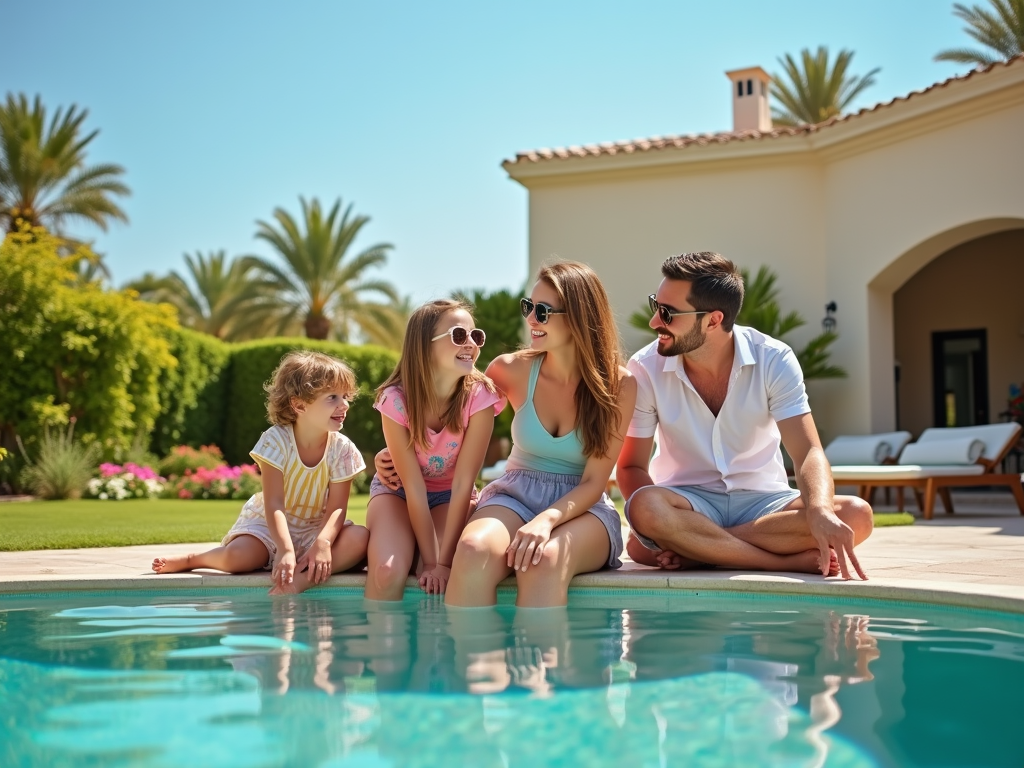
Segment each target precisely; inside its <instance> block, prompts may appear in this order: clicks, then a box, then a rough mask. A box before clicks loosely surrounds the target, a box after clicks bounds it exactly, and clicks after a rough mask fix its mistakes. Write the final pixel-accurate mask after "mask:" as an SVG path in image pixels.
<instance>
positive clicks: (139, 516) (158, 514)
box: [0, 496, 369, 552]
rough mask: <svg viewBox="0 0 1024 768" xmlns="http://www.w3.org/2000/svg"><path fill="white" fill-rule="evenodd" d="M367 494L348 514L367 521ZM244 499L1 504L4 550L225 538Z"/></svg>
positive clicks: (0, 545)
mask: <svg viewBox="0 0 1024 768" xmlns="http://www.w3.org/2000/svg"><path fill="white" fill-rule="evenodd" d="M368 500H369V497H368V496H353V497H352V499H351V502H350V504H349V519H351V520H352V521H353V522H356V523H360V524H362V523H364V522H365V521H366V502H367V501H368ZM244 503H245V502H243V501H180V500H178V499H138V500H125V501H96V500H91V499H90V500H84V499H83V500H79V501H30V502H12V503H9V504H0V552H17V551H23V550H29V549H78V548H88V547H124V546H129V545H132V544H183V543H187V542H197V541H220V540H221V539H222V538H223V537H224V534H225V533H227V532H228V529H229V528H230V527H231V524H232V523H234V522H235V518H237V517H238V512H239V510H241V508H242V504H244Z"/></svg>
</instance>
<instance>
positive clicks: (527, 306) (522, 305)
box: [519, 299, 565, 325]
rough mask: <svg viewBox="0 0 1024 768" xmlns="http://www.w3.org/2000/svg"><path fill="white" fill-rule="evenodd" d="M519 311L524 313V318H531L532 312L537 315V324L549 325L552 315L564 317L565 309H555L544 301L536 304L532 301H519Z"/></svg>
mask: <svg viewBox="0 0 1024 768" xmlns="http://www.w3.org/2000/svg"><path fill="white" fill-rule="evenodd" d="M519 311H520V312H522V313H523V317H529V316H530V313H531V312H535V313H536V315H535V316H536V318H537V322H538V323H540V324H541V325H544V324H545V323H547V321H548V318H549V317H551V315H564V314H565V310H564V309H555V308H554V307H552V306H551V305H550V304H545V303H544V302H543V301H538V302H536V303H534V302H533V301H531V300H530V299H520V300H519Z"/></svg>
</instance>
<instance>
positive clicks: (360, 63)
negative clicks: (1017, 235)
mask: <svg viewBox="0 0 1024 768" xmlns="http://www.w3.org/2000/svg"><path fill="white" fill-rule="evenodd" d="M15 5H16V4H15V3H13V2H12V0H6V2H3V3H0V18H2V19H3V26H4V27H5V28H6V29H5V32H4V34H3V35H2V37H3V44H2V45H0V92H3V93H6V92H11V91H13V92H25V93H27V94H29V96H32V95H35V94H40V95H41V96H42V98H43V100H44V103H45V104H46V105H47V106H48V107H49V108H51V109H52V108H55V107H57V106H61V105H63V106H67V105H70V104H72V103H74V104H78V105H79V106H80V107H85V108H87V109H88V110H89V119H88V122H87V127H89V128H98V129H100V135H99V137H98V138H97V139H96V140H95V141H94V142H93V144H92V145H91V149H90V153H89V161H90V162H93V163H97V162H114V163H118V164H120V165H122V166H124V167H125V168H126V169H127V173H126V178H125V180H126V182H127V184H128V185H129V186H130V187H131V189H132V196H131V197H130V198H128V199H127V200H126V201H124V203H123V207H124V208H125V210H126V211H127V213H128V216H129V218H130V223H129V224H127V225H125V224H120V223H114V224H113V225H112V226H111V228H110V230H109V232H108V233H106V234H104V233H102V232H101V231H99V230H98V229H94V228H91V227H89V226H88V225H78V227H77V229H75V230H74V232H73V234H76V235H78V236H80V237H85V238H91V237H95V244H96V248H97V250H99V251H100V252H102V253H104V254H106V258H107V262H108V264H109V266H110V267H111V270H112V272H113V275H114V280H115V282H116V283H117V284H121V283H123V282H124V281H126V280H129V279H131V278H134V277H137V276H139V275H140V274H142V273H143V272H145V271H156V272H158V273H163V272H166V271H168V270H170V269H178V270H183V268H184V264H183V259H182V254H183V253H185V252H189V253H192V252H195V251H197V250H199V251H203V252H206V251H211V250H219V249H225V250H227V251H228V253H229V254H231V255H239V254H245V253H260V254H263V255H270V251H269V249H268V248H267V246H265V245H264V244H263V243H261V242H258V241H256V240H254V238H253V234H254V232H255V221H256V219H269V218H270V215H271V213H272V211H273V209H274V208H275V207H277V206H282V207H284V208H286V209H287V210H290V211H292V212H293V213H294V214H295V215H297V214H298V210H299V203H298V198H299V195H304V196H306V197H312V196H317V197H319V198H320V199H321V200H322V201H324V202H330V201H333V200H334V199H335V198H337V197H339V196H340V197H341V198H343V200H344V202H345V203H346V204H347V203H349V202H352V203H354V204H355V208H354V210H355V211H357V212H359V213H362V214H366V215H368V216H370V217H371V219H372V220H371V222H370V223H369V224H368V225H367V226H366V227H365V228H364V230H363V236H362V238H361V240H359V241H357V243H356V246H357V248H359V247H360V246H361V247H366V246H369V245H372V244H374V243H377V242H389V243H392V244H393V245H394V246H395V248H394V251H393V255H392V257H391V259H390V263H389V265H388V267H387V269H386V270H385V271H384V272H383V275H382V276H384V277H386V278H387V279H389V280H391V281H392V282H393V283H395V284H396V285H397V286H398V288H399V289H400V290H401V291H402V292H403V293H407V294H412V296H413V297H414V298H415V299H416V300H417V301H419V300H424V299H427V298H430V297H432V296H436V295H445V294H447V293H448V292H449V291H450V290H451V289H453V288H472V287H483V288H487V289H497V288H502V287H509V288H513V289H518V288H519V286H520V285H522V283H523V282H524V280H525V278H526V259H527V247H526V243H527V217H526V192H525V190H524V189H522V188H521V187H520V186H519V185H518V184H516V183H515V182H513V181H511V180H510V179H509V178H508V177H507V176H506V174H505V172H504V171H503V170H502V168H501V166H500V163H501V161H502V160H503V159H505V158H508V157H511V156H513V155H514V154H515V153H516V152H517V151H519V150H524V149H533V148H538V147H551V146H564V145H569V144H584V143H590V142H600V141H612V140H619V139H631V138H638V137H644V136H655V135H664V134H674V133H690V132H705V131H719V130H728V129H730V128H731V122H732V116H731V102H730V91H729V83H728V80H727V79H726V77H725V75H724V74H723V73H724V72H725V71H726V70H729V69H737V68H740V67H746V66H753V65H759V66H762V67H764V68H765V69H766V70H768V71H769V72H776V71H778V69H779V67H778V64H777V61H776V60H777V57H778V56H780V55H782V54H784V53H793V54H796V53H798V52H799V50H800V49H801V48H803V47H816V46H818V45H822V44H823V45H827V46H829V48H830V50H831V51H832V52H833V53H834V52H836V51H838V50H839V49H840V48H850V49H852V50H854V51H856V56H855V57H854V60H853V71H854V72H855V73H857V74H862V73H864V72H866V71H868V70H869V69H871V68H873V67H881V68H882V71H881V72H880V73H879V75H878V77H877V84H876V85H875V86H874V87H872V88H870V89H868V91H867V92H866V93H865V94H864V95H863V96H862V97H861V98H860V100H859V102H858V103H857V105H856V106H858V107H860V106H869V105H871V104H873V103H876V102H879V101H885V100H888V99H890V98H892V97H894V96H899V95H904V94H906V93H908V92H910V91H912V90H916V89H920V88H924V87H927V86H928V85H930V84H931V83H934V82H936V81H939V80H942V79H945V78H946V77H949V76H950V75H953V74H956V73H957V71H959V70H963V67H959V69H958V67H957V66H956V65H951V64H939V63H936V62H934V61H933V57H934V55H935V54H936V53H937V52H938V51H939V50H941V49H943V48H949V47H954V46H960V45H963V44H965V43H967V42H970V41H969V40H968V38H967V36H966V35H965V34H964V33H963V32H962V31H961V27H962V23H961V22H960V21H959V20H957V19H956V18H955V17H953V15H952V13H951V10H952V2H946V1H945V0H859V1H858V2H856V3H850V2H838V1H837V0H816V1H814V0H773V2H763V1H760V2H743V1H740V2H731V3H712V2H707V1H706V0H704V1H703V2H696V1H695V0H676V2H662V1H661V0H650V1H649V2H645V3H626V2H589V3H575V2H557V0H556V1H553V0H547V1H546V2H531V1H527V0H519V1H518V2H505V1H503V0H475V2H446V1H445V0H436V1H435V2H419V1H417V2H412V1H411V0H410V1H409V2H388V1H386V0H385V1H381V2H368V1H367V2H361V3H353V2H340V1H338V2H326V1H324V2H309V1H304V0H290V2H281V1H280V0H278V1H277V2H267V1H264V0H245V2H242V1H241V0H234V1H229V0H218V1H217V2H210V1H209V0H203V1H201V2H200V1H198V0H175V2H173V3H172V2H157V1H156V0H146V2H138V1H137V0H119V1H114V0H110V1H106V2H103V1H100V0H96V1H95V2H81V1H80V0H63V1H59V2H58V1H56V0H34V2H32V3H30V4H22V5H21V6H18V8H20V10H18V11H17V12H15ZM22 24H23V30H24V31H23V32H22V31H19V30H18V29H17V27H19V25H22Z"/></svg>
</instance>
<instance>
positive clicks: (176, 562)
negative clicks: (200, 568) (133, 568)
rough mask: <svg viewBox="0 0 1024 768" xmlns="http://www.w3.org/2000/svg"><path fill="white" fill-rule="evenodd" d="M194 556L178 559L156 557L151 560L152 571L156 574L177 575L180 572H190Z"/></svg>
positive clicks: (184, 556) (183, 556)
mask: <svg viewBox="0 0 1024 768" xmlns="http://www.w3.org/2000/svg"><path fill="white" fill-rule="evenodd" d="M193 557H194V555H182V556H180V557H157V558H154V559H153V570H154V571H156V572H157V573H179V572H180V571H191V570H192V568H193V567H194V566H193V565H192V558H193Z"/></svg>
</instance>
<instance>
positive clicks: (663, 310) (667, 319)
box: [647, 293, 711, 325]
mask: <svg viewBox="0 0 1024 768" xmlns="http://www.w3.org/2000/svg"><path fill="white" fill-rule="evenodd" d="M647 305H648V306H649V307H650V308H651V314H652V315H657V316H658V317H659V318H661V322H663V323H664V324H665V325H671V324H672V318H673V317H679V315H706V314H707V313H708V312H710V311H711V310H709V309H691V310H688V311H686V312H677V311H676V310H674V309H669V308H668V307H666V306H665V305H664V304H659V303H658V299H657V298H656V294H653V293H652V294H651V295H650V296H648V297H647Z"/></svg>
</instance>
